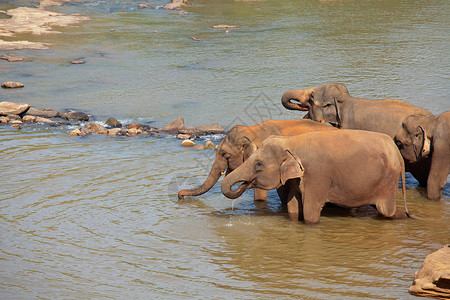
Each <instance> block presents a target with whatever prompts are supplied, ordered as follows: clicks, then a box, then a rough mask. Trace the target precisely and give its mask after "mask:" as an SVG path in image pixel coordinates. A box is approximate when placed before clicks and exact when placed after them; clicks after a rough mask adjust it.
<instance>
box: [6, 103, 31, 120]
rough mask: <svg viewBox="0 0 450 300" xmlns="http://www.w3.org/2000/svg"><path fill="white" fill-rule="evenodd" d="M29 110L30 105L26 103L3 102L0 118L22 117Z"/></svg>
mask: <svg viewBox="0 0 450 300" xmlns="http://www.w3.org/2000/svg"><path fill="white" fill-rule="evenodd" d="M29 108H30V105H28V104H25V103H14V102H7V101H3V102H0V116H2V115H3V116H7V115H20V114H23V113H25V112H26V111H27V110H28V109H29Z"/></svg>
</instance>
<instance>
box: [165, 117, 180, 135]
mask: <svg viewBox="0 0 450 300" xmlns="http://www.w3.org/2000/svg"><path fill="white" fill-rule="evenodd" d="M183 128H184V118H183V117H180V118H178V119H176V120H173V121H172V122H170V123H169V124H167V125H166V126H165V127H163V128H160V130H161V131H163V132H165V133H168V134H175V133H177V132H178V131H179V130H180V129H183Z"/></svg>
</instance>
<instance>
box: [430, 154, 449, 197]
mask: <svg viewBox="0 0 450 300" xmlns="http://www.w3.org/2000/svg"><path fill="white" fill-rule="evenodd" d="M435 154H437V153H435ZM447 156H450V155H447ZM449 171H450V157H447V158H446V159H441V158H440V157H439V156H438V155H435V156H434V157H433V162H432V163H431V169H430V174H429V175H428V183H427V197H428V199H430V200H439V199H440V198H441V194H442V190H443V189H444V186H445V183H446V182H447V176H448V174H449Z"/></svg>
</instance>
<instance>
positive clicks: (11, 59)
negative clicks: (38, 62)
mask: <svg viewBox="0 0 450 300" xmlns="http://www.w3.org/2000/svg"><path fill="white" fill-rule="evenodd" d="M0 59H4V60H7V61H9V62H18V61H23V60H24V59H25V58H23V57H19V56H15V55H14V54H6V55H1V56H0Z"/></svg>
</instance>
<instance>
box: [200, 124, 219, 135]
mask: <svg viewBox="0 0 450 300" xmlns="http://www.w3.org/2000/svg"><path fill="white" fill-rule="evenodd" d="M196 132H197V135H199V136H200V135H208V134H219V133H225V129H223V128H222V126H220V125H219V124H218V123H214V124H211V125H201V126H198V127H197V128H196Z"/></svg>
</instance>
